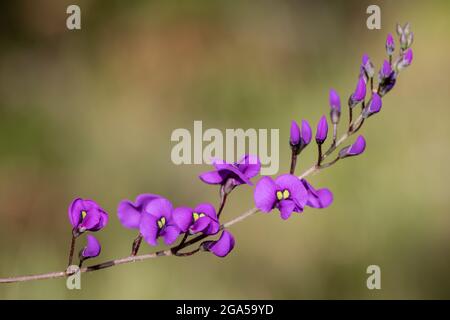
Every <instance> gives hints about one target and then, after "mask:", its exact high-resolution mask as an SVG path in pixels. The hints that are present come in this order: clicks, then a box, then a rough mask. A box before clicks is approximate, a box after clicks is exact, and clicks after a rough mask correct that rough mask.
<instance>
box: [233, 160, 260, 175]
mask: <svg viewBox="0 0 450 320" xmlns="http://www.w3.org/2000/svg"><path fill="white" fill-rule="evenodd" d="M237 167H238V169H239V171H241V172H242V173H243V174H244V175H245V176H246V177H247V178H248V179H250V178H253V177H255V176H257V175H258V174H259V171H260V170H261V161H260V160H259V158H258V157H257V156H254V155H249V154H247V155H245V156H243V157H242V159H241V160H239V162H238V163H237Z"/></svg>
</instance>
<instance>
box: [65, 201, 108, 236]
mask: <svg viewBox="0 0 450 320" xmlns="http://www.w3.org/2000/svg"><path fill="white" fill-rule="evenodd" d="M69 220H70V223H71V225H72V227H73V235H74V236H75V237H76V236H79V235H80V234H81V233H83V232H85V231H99V230H100V229H102V228H104V227H105V226H106V224H107V223H108V213H106V211H105V210H103V209H102V208H101V207H100V206H99V205H98V204H97V203H96V202H95V201H93V200H84V199H81V198H77V199H75V200H73V201H72V203H71V204H70V206H69Z"/></svg>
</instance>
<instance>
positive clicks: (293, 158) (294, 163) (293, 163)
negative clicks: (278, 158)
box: [289, 150, 297, 174]
mask: <svg viewBox="0 0 450 320" xmlns="http://www.w3.org/2000/svg"><path fill="white" fill-rule="evenodd" d="M296 166H297V153H296V152H295V151H294V150H292V156H291V169H290V170H289V173H290V174H294V172H295V167H296Z"/></svg>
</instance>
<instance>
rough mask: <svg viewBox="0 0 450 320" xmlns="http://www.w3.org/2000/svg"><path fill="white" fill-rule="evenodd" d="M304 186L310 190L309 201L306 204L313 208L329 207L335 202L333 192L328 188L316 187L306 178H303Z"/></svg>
mask: <svg viewBox="0 0 450 320" xmlns="http://www.w3.org/2000/svg"><path fill="white" fill-rule="evenodd" d="M301 181H302V183H303V186H304V187H305V189H306V191H307V192H308V201H307V202H306V205H307V206H309V207H311V208H319V209H323V208H326V207H328V206H329V205H330V204H331V203H332V202H333V193H332V192H331V191H330V190H329V189H327V188H323V189H318V190H316V189H314V187H313V186H312V185H311V184H310V183H309V182H308V181H306V180H305V179H302V180H301Z"/></svg>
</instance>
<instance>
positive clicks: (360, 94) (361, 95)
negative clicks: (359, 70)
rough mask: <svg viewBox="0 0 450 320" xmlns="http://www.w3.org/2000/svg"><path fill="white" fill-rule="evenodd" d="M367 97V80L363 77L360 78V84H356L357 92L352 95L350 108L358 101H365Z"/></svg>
mask: <svg viewBox="0 0 450 320" xmlns="http://www.w3.org/2000/svg"><path fill="white" fill-rule="evenodd" d="M365 97H366V82H365V81H364V78H363V77H360V78H359V79H358V84H357V85H356V89H355V92H353V94H352V95H351V96H350V99H349V101H348V102H349V106H350V108H353V107H355V106H356V105H357V104H358V103H360V102H361V101H363V100H364V99H365Z"/></svg>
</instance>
